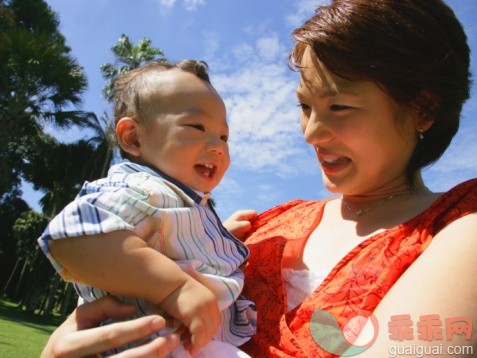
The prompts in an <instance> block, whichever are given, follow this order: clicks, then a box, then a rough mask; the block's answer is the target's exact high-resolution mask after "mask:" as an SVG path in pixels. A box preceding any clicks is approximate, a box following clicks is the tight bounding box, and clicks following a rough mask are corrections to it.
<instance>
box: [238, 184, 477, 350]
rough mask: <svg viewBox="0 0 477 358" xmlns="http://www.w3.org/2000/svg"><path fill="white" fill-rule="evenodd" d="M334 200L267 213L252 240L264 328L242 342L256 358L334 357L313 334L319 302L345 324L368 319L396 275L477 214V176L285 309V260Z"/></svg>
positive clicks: (248, 287)
mask: <svg viewBox="0 0 477 358" xmlns="http://www.w3.org/2000/svg"><path fill="white" fill-rule="evenodd" d="M326 202H327V201H303V200H296V201H292V202H288V203H285V204H283V205H280V206H278V207H275V208H273V209H270V210H268V211H266V212H264V213H263V214H261V215H260V216H259V217H258V218H257V220H256V221H255V222H254V223H253V228H252V234H251V235H250V236H249V238H248V239H247V240H246V244H247V246H248V247H249V249H250V253H251V255H250V259H249V261H248V263H247V266H246V267H245V277H246V279H245V288H244V292H243V294H244V296H245V297H248V298H249V299H250V300H251V301H254V302H255V304H256V306H257V311H258V321H257V326H258V331H257V333H256V334H255V336H254V337H253V338H252V340H251V341H249V342H247V343H246V344H245V345H244V346H242V347H241V349H243V350H244V351H245V352H247V353H248V354H250V355H251V356H252V357H303V358H305V357H306V358H308V357H335V356H334V355H332V354H330V353H327V352H326V351H324V350H323V349H321V348H320V347H319V346H318V345H317V344H316V343H315V342H314V340H313V338H312V337H311V334H310V324H309V322H310V319H311V315H312V314H313V312H314V310H315V309H317V308H319V309H322V310H326V311H328V312H329V313H331V314H332V315H333V316H334V317H337V319H338V323H339V324H340V326H341V327H343V326H344V325H345V324H346V323H347V322H348V321H349V320H350V319H351V318H352V317H354V316H358V315H359V316H365V317H368V316H369V315H370V314H371V313H372V312H373V311H374V309H375V308H376V306H377V305H378V304H379V302H380V301H381V299H382V298H383V297H384V295H386V293H387V292H388V290H389V289H390V288H391V287H392V286H393V284H394V283H395V282H396V281H397V279H398V278H399V277H400V276H401V275H402V273H403V272H404V271H406V269H407V268H408V267H409V266H410V265H412V263H413V262H414V261H415V260H416V259H417V258H418V257H419V255H420V254H421V253H422V252H423V251H424V250H425V249H426V248H427V246H428V245H429V243H430V242H431V240H432V238H433V237H434V236H435V235H436V234H437V233H438V232H439V231H440V230H441V229H442V228H444V227H445V226H446V225H448V224H450V223H451V222H452V221H454V220H456V219H458V218H460V217H462V216H465V215H467V214H469V213H473V212H477V179H473V180H469V181H467V182H465V183H462V184H460V185H458V186H456V187H454V188H453V189H451V190H450V191H448V192H447V193H445V194H444V195H442V196H441V197H440V198H439V199H437V200H436V201H435V202H434V203H433V204H432V205H431V206H430V207H429V208H428V209H427V210H426V211H424V212H422V213H421V214H419V215H417V216H416V217H414V218H413V219H411V220H409V221H407V222H406V223H404V224H401V225H398V226H396V227H394V228H392V229H389V230H386V231H384V232H381V233H379V234H376V235H374V236H372V237H370V238H368V239H366V240H365V241H363V242H362V243H361V244H360V245H358V246H357V247H355V248H354V249H353V250H352V251H350V252H349V253H348V254H347V255H346V256H345V257H344V258H343V259H342V260H341V261H340V262H339V263H338V264H337V265H336V266H335V267H334V268H333V270H332V271H331V272H330V273H329V275H328V276H327V277H326V278H325V280H324V281H323V282H322V283H321V285H320V286H319V287H318V288H317V289H316V290H315V291H314V292H313V293H312V294H311V295H310V296H309V297H308V298H306V299H305V300H304V301H303V302H302V304H301V305H299V306H298V307H296V308H295V309H293V310H292V311H290V312H288V313H287V312H286V309H287V308H286V307H287V306H286V296H285V290H284V284H283V279H282V274H281V269H280V268H281V267H282V259H283V258H284V257H286V256H287V255H294V254H293V251H296V250H301V249H302V247H303V245H304V243H305V242H306V239H307V238H308V237H309V235H310V233H311V232H312V231H313V229H314V228H315V227H316V226H317V225H318V223H319V221H320V220H321V216H322V213H323V208H324V205H325V203H326Z"/></svg>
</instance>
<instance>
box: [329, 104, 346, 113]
mask: <svg viewBox="0 0 477 358" xmlns="http://www.w3.org/2000/svg"><path fill="white" fill-rule="evenodd" d="M350 108H351V107H349V106H344V105H341V104H332V105H331V106H330V111H332V112H338V111H344V110H346V109H350Z"/></svg>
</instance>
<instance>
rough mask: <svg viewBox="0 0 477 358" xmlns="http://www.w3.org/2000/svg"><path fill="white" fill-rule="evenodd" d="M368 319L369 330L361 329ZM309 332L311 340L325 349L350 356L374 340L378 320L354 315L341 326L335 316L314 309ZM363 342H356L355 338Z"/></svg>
mask: <svg viewBox="0 0 477 358" xmlns="http://www.w3.org/2000/svg"><path fill="white" fill-rule="evenodd" d="M368 319H369V320H370V321H371V323H372V326H371V329H370V330H366V331H363V327H364V326H365V324H366V322H367V321H368ZM310 332H311V336H312V337H313V340H314V341H315V342H316V344H318V345H319V346H320V347H321V348H323V349H324V350H325V351H327V352H329V353H332V354H335V355H339V356H341V357H351V356H354V355H357V354H359V353H362V352H364V351H365V350H367V349H368V348H369V347H371V345H372V344H373V343H374V342H375V341H376V338H377V336H378V321H377V320H376V317H374V316H373V315H371V316H370V317H369V318H367V317H364V316H355V317H353V318H351V319H350V320H349V321H348V323H347V324H346V325H345V326H344V327H343V330H341V327H340V326H339V324H338V321H337V320H336V318H335V317H334V316H333V315H332V314H331V313H329V312H328V311H324V310H319V309H318V310H315V311H314V312H313V315H312V317H311V321H310ZM358 336H359V337H360V341H364V344H363V343H361V342H360V344H359V345H358V344H356V340H357V338H358Z"/></svg>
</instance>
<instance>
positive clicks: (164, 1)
mask: <svg viewBox="0 0 477 358" xmlns="http://www.w3.org/2000/svg"><path fill="white" fill-rule="evenodd" d="M176 2H177V0H159V4H160V5H161V6H163V7H165V8H168V9H170V8H172V7H174V5H175V4H176ZM183 4H184V8H185V9H186V10H187V11H196V10H197V8H198V7H199V6H202V5H205V4H206V2H205V0H183Z"/></svg>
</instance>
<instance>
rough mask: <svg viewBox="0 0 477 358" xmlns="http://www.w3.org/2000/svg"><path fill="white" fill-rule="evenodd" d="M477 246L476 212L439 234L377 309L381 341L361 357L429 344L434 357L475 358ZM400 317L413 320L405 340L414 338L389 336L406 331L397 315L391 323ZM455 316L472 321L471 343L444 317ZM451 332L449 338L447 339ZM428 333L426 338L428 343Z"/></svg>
mask: <svg viewBox="0 0 477 358" xmlns="http://www.w3.org/2000/svg"><path fill="white" fill-rule="evenodd" d="M476 248H477V213H473V214H469V215H467V216H464V217H462V218H460V219H458V220H456V221H455V222H453V223H451V224H450V225H448V226H447V227H446V228H444V229H443V230H442V231H441V232H439V233H438V234H437V235H436V236H435V237H434V239H433V240H432V242H431V244H430V245H429V247H428V248H427V250H426V251H425V252H424V253H423V254H422V255H421V256H420V257H419V258H418V259H417V260H416V261H415V263H414V264H413V265H412V266H411V267H409V269H408V270H407V271H406V272H405V273H404V274H403V275H402V276H401V277H400V278H399V280H398V281H397V282H396V283H395V285H394V286H393V287H392V288H391V290H390V291H389V292H388V293H387V294H386V296H385V297H384V298H383V300H382V301H381V303H380V304H379V305H378V307H377V308H376V310H375V312H374V315H375V316H376V318H377V320H378V324H379V334H378V338H377V340H376V342H375V343H374V344H373V345H372V346H371V348H369V349H368V350H367V351H365V352H364V353H363V354H362V356H363V357H392V356H396V355H394V354H395V353H397V352H399V350H400V351H401V352H403V350H405V349H408V350H412V349H414V350H416V349H419V350H423V349H424V347H425V346H427V349H428V350H429V349H431V347H432V349H434V350H435V353H434V354H433V355H432V357H449V356H452V353H455V352H460V353H459V354H456V355H455V357H475V355H476V354H477V334H475V327H476V326H477V282H476V277H477V250H476ZM400 315H409V316H410V320H411V322H407V323H412V324H411V326H410V327H411V328H412V331H409V332H410V333H409V335H408V337H407V338H411V339H403V340H393V339H391V337H390V335H394V336H395V337H396V338H397V335H399V333H403V332H404V331H403V330H405V329H406V328H404V326H402V325H400V323H399V320H397V318H398V317H394V319H395V321H394V322H393V323H392V324H391V325H390V324H389V323H390V322H391V318H392V317H393V316H400ZM456 317H462V318H465V319H469V320H470V324H471V325H473V326H474V334H472V338H471V339H470V340H468V339H466V338H465V335H464V334H461V335H458V334H451V333H453V331H452V328H451V326H450V325H449V324H446V319H453V318H456ZM401 323H406V322H404V321H401ZM391 326H393V327H391ZM471 327H472V326H471ZM471 327H468V328H470V329H471ZM390 330H391V332H390ZM449 331H450V334H451V337H450V338H451V340H447V338H446V333H448V332H449ZM426 333H428V336H427V339H424V338H425V334H426ZM420 335H421V336H420ZM398 347H400V348H398ZM465 350H467V353H465V352H464V351H465ZM401 354H402V353H401ZM360 357H361V355H360Z"/></svg>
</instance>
